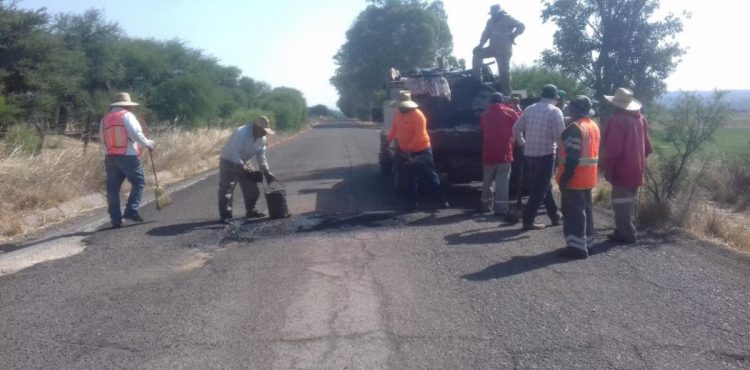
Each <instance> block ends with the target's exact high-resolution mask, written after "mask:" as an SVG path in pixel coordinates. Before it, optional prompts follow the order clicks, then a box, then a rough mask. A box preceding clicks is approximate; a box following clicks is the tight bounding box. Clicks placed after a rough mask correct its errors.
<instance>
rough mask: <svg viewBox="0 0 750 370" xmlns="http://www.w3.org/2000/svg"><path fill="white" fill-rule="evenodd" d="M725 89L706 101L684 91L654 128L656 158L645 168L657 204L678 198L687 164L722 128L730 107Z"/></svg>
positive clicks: (688, 167) (685, 177) (650, 189)
mask: <svg viewBox="0 0 750 370" xmlns="http://www.w3.org/2000/svg"><path fill="white" fill-rule="evenodd" d="M725 95H726V92H721V91H717V92H715V93H714V95H713V97H712V98H711V99H710V100H708V101H706V99H704V98H702V97H700V96H699V95H697V94H694V93H683V94H682V95H681V96H680V98H679V99H678V100H677V102H676V103H675V105H674V106H673V107H671V108H669V110H668V112H667V113H666V114H665V115H664V117H663V118H662V119H661V120H660V121H661V122H660V123H661V127H657V128H655V129H654V130H652V131H653V136H654V139H655V142H658V143H662V145H655V146H654V149H655V154H656V160H655V161H654V165H653V166H651V167H649V168H648V169H647V171H646V180H647V183H646V189H647V191H648V192H649V193H650V195H651V196H652V197H653V198H654V200H655V201H656V202H657V203H662V202H665V201H671V200H673V199H674V198H675V197H677V196H678V195H679V194H680V193H681V191H682V190H683V189H684V186H685V185H686V184H687V183H688V181H687V179H688V178H690V176H689V175H690V171H691V166H690V164H691V163H692V161H693V160H694V159H695V156H696V154H698V153H700V151H701V150H702V149H703V148H704V146H705V144H706V143H708V142H710V141H712V140H713V139H714V135H715V134H716V132H717V131H718V130H719V129H720V128H721V127H723V126H724V125H725V124H726V122H727V120H728V118H729V116H730V114H731V109H730V107H729V105H728V104H726V102H725V101H724V96H725Z"/></svg>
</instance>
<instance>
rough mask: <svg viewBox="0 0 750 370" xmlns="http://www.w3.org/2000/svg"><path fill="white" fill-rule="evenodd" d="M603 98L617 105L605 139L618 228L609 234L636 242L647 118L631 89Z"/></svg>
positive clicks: (648, 145)
mask: <svg viewBox="0 0 750 370" xmlns="http://www.w3.org/2000/svg"><path fill="white" fill-rule="evenodd" d="M604 99H606V100H607V101H608V102H609V103H610V104H612V106H613V107H614V113H613V115H612V117H611V118H610V119H609V121H607V127H606V130H605V132H604V135H603V140H602V150H603V153H602V157H603V162H602V164H603V166H604V176H605V178H606V179H607V181H609V182H610V183H611V184H612V208H613V209H614V212H615V232H614V233H612V234H611V235H609V236H608V237H609V240H611V241H614V242H617V243H626V244H633V243H635V242H636V235H635V225H634V223H633V214H634V212H635V210H636V207H637V204H636V199H637V195H638V188H639V187H641V186H642V185H643V175H644V173H645V171H646V157H648V155H649V154H651V141H650V139H649V136H648V122H647V121H646V118H644V117H643V114H641V112H640V110H641V107H642V104H641V102H639V101H638V100H636V99H635V98H634V97H633V92H632V91H631V90H629V89H626V88H619V89H617V91H616V92H615V95H614V96H608V95H605V96H604Z"/></svg>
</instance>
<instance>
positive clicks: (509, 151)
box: [480, 103, 518, 165]
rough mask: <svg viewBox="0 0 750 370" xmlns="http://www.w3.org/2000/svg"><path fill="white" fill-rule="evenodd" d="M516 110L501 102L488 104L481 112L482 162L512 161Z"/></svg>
mask: <svg viewBox="0 0 750 370" xmlns="http://www.w3.org/2000/svg"><path fill="white" fill-rule="evenodd" d="M516 120H518V112H516V111H515V110H513V108H511V107H508V106H507V105H504V104H501V103H495V104H492V105H490V106H489V107H488V108H487V110H486V111H484V113H483V114H482V120H481V122H480V125H481V126H482V139H483V145H482V164H484V165H491V164H500V163H510V162H513V124H514V123H516Z"/></svg>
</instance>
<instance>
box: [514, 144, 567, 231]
mask: <svg viewBox="0 0 750 370" xmlns="http://www.w3.org/2000/svg"><path fill="white" fill-rule="evenodd" d="M554 170H555V155H554V154H550V155H545V156H542V157H526V163H525V168H524V171H528V173H529V181H530V182H531V184H530V185H531V186H530V189H529V192H530V194H529V201H528V203H526V207H525V208H524V210H523V224H524V225H531V224H533V223H534V220H535V219H536V212H537V210H538V209H539V206H540V205H542V203H544V208H546V209H547V215H548V216H549V218H550V219H551V220H552V221H558V217H559V216H558V214H557V211H558V208H557V203H555V198H554V197H553V196H552V184H550V180H552V173H553V172H554Z"/></svg>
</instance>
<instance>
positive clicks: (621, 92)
mask: <svg viewBox="0 0 750 370" xmlns="http://www.w3.org/2000/svg"><path fill="white" fill-rule="evenodd" d="M604 99H607V101H608V102H610V103H612V105H614V106H616V107H620V108H622V109H625V110H627V111H639V110H641V107H642V106H643V104H641V102H640V101H638V100H637V99H635V98H634V97H633V91H632V90H630V89H626V88H624V87H621V88H619V89H617V91H615V95H614V96H610V95H604Z"/></svg>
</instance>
